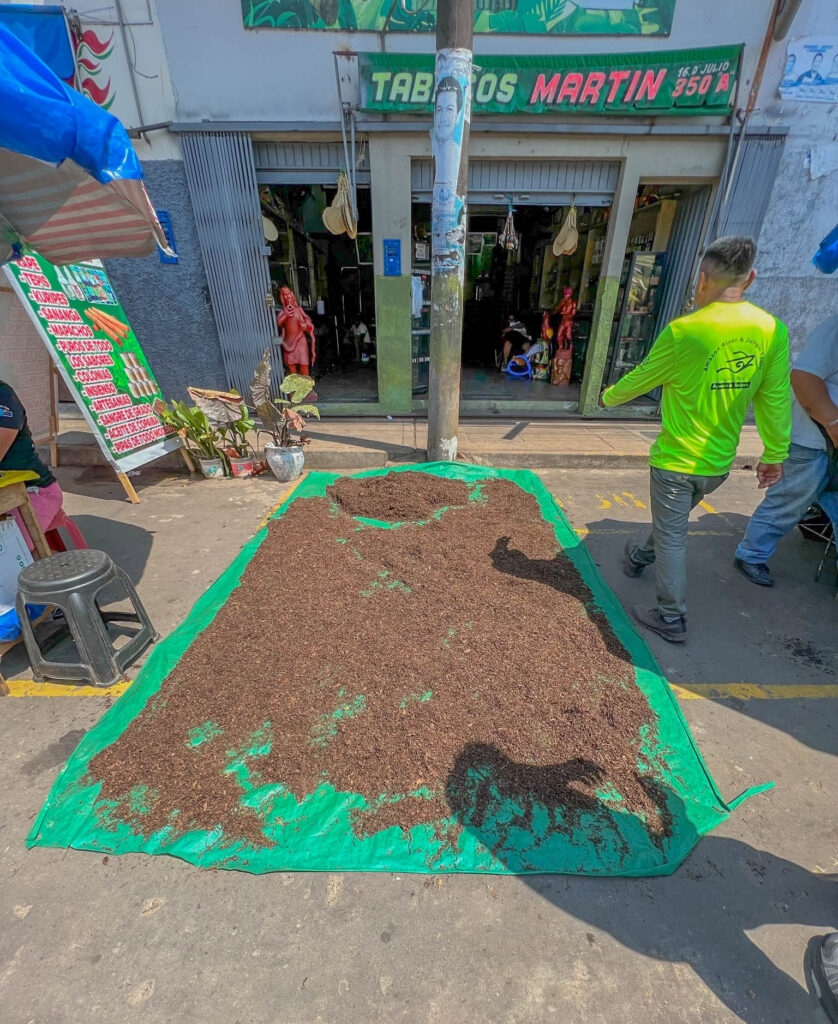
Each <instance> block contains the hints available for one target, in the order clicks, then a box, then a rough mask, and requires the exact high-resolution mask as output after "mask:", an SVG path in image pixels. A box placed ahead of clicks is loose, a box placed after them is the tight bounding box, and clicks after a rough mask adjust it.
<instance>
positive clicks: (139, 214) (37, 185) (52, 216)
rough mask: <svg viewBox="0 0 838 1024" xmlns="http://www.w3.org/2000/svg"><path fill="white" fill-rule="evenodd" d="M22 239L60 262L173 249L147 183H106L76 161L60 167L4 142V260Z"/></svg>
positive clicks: (0, 240)
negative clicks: (167, 243) (11, 147)
mask: <svg viewBox="0 0 838 1024" xmlns="http://www.w3.org/2000/svg"><path fill="white" fill-rule="evenodd" d="M15 242H20V243H23V246H24V247H26V246H28V247H29V248H31V249H34V250H35V251H36V252H37V253H39V254H40V255H41V256H43V257H44V258H45V259H48V260H49V261H50V263H54V264H58V265H62V264H66V263H77V262H78V261H79V260H84V259H94V258H96V259H109V258H112V257H128V256H133V257H136V256H148V255H149V254H150V253H152V252H154V250H155V248H156V247H157V246H158V245H159V246H160V247H161V248H163V249H166V239H165V236H164V235H163V230H162V228H161V227H160V224H159V223H158V221H157V216H156V214H155V212H154V209H153V208H152V205H151V202H150V200H149V198H148V194H147V193H146V190H145V186H144V185H143V183H142V182H141V181H138V180H136V179H133V178H120V179H116V180H113V181H110V182H109V183H108V184H106V185H103V184H101V183H99V182H98V181H95V180H94V179H92V178H91V177H90V176H89V175H88V174H87V173H86V172H85V171H84V170H82V168H81V167H79V166H78V165H77V164H75V163H74V162H73V161H72V160H65V161H64V162H63V163H61V164H59V165H58V166H57V167H54V166H53V165H51V164H45V163H42V162H41V161H39V160H35V159H33V158H31V157H27V156H23V155H22V154H20V153H15V152H13V151H12V150H9V149H3V148H2V147H0V261H5V260H8V259H10V258H12V257H13V255H14V249H13V245H14V243H15Z"/></svg>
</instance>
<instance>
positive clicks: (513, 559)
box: [489, 537, 631, 662]
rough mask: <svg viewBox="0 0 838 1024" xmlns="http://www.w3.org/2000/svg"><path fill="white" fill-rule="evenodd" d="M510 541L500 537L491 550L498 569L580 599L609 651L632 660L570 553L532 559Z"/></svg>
mask: <svg viewBox="0 0 838 1024" xmlns="http://www.w3.org/2000/svg"><path fill="white" fill-rule="evenodd" d="M509 544H510V538H509V537H498V539H497V541H496V542H495V546H494V548H493V549H492V551H491V552H490V555H489V557H490V558H491V560H492V565H493V567H494V568H495V569H496V570H497V571H498V572H502V573H506V574H507V575H509V576H516V577H517V578H518V579H521V580H529V581H531V582H534V583H541V584H542V585H544V586H547V587H551V588H552V589H553V590H556V591H558V592H559V593H563V594H569V595H571V596H572V597H575V598H577V599H578V600H579V601H580V602H581V603H582V604H583V605H585V606H586V608H587V611H588V615H589V617H590V619H591V621H592V622H593V623H594V624H595V625H596V627H597V628H598V629H599V632H600V634H601V636H602V640H603V643H604V644H605V647H606V649H607V650H608V652H609V654H612V655H613V656H614V657H615V658H619V659H620V660H621V661H629V662H630V661H631V659H630V657H629V654H628V652H627V651H626V649H625V647H624V646H623V645H622V644H621V643H620V641H619V640H618V639H617V636H616V634H615V633H614V630H613V629H612V627H611V626H610V624H609V623H608V619H607V618H606V616H605V614H604V613H603V612H602V611H601V610H600V609H599V607H598V606H597V605H596V604H595V601H596V598H595V596H594V595H593V594H592V593H591V591H590V589H589V588H588V586H587V585H586V584H585V582H584V581H583V580H582V578H581V576H580V575H579V570H578V568H577V567H576V566H572V565H570V562H571V559H570V557H569V555H567V554H565V553H564V552H561V551H560V552H559V553H558V554H556V555H553V556H552V557H551V558H530V557H529V555H526V554H525V553H524V552H523V551H519V550H518V549H517V548H512V547H510V546H509Z"/></svg>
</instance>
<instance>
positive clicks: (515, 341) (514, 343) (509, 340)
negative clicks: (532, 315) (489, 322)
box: [501, 313, 532, 370]
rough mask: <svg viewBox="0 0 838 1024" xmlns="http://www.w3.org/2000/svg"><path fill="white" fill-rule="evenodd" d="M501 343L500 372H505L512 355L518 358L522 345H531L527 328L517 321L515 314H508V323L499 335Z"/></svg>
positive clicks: (522, 348) (522, 349)
mask: <svg viewBox="0 0 838 1024" xmlns="http://www.w3.org/2000/svg"><path fill="white" fill-rule="evenodd" d="M501 341H502V342H503V359H502V362H501V370H505V369H506V367H507V365H508V364H509V360H510V359H511V358H512V356H513V355H516V356H519V355H521V353H522V352H523V351H524V345H532V338H531V337H530V336H529V333H528V332H527V328H526V327H525V326H524V324H523V323H522V322H521V321H520V320H519V319H518V317H517V314H512V313H510V315H509V322H508V323H507V325H506V327H505V328H504V331H503V334H502V335H501Z"/></svg>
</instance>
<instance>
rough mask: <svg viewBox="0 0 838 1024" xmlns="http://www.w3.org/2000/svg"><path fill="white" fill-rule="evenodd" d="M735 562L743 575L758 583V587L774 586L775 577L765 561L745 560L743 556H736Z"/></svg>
mask: <svg viewBox="0 0 838 1024" xmlns="http://www.w3.org/2000/svg"><path fill="white" fill-rule="evenodd" d="M733 564H734V565H735V566H736V568H737V569H738V570H739V571H740V572H741V573H742V575H743V576H747V577H748V579H749V580H750V581H751V583H756V585H757V586H758V587H773V586H774V577H773V576H772V575H771V570H770V569H769V568H768V566H767V565H766V564H765V562H744V561H743V560H742V559H741V558H734V559H733Z"/></svg>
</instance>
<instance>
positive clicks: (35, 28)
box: [0, 4, 76, 82]
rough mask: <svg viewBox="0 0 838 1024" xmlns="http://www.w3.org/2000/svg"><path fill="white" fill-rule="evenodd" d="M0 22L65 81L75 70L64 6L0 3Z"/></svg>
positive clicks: (69, 79)
mask: <svg viewBox="0 0 838 1024" xmlns="http://www.w3.org/2000/svg"><path fill="white" fill-rule="evenodd" d="M0 25H2V26H3V27H4V28H7V29H8V30H9V31H10V32H11V33H12V34H13V35H15V36H17V38H18V39H19V40H20V41H21V42H22V43H23V44H24V45H25V46H28V47H29V49H30V50H31V51H32V52H33V53H34V54H36V55H37V56H38V57H40V59H41V60H42V61H43V62H44V64H46V66H47V67H48V68H49V69H50V70H51V71H54V72H55V74H56V75H58V77H59V78H62V79H63V80H64V81H65V82H71V81H72V80H73V76H74V75H75V72H76V63H75V59H74V57H73V46H72V43H71V42H70V33H69V32H68V31H67V22H66V20H65V18H64V9H63V8H62V7H57V6H54V5H53V4H44V5H43V6H38V5H37V4H0Z"/></svg>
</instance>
